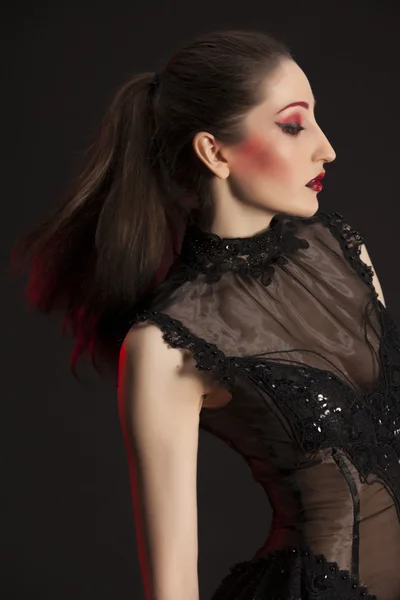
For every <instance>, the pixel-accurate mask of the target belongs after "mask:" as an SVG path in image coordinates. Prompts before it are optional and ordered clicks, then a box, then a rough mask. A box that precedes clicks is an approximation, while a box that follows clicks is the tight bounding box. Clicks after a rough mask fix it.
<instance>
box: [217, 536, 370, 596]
mask: <svg viewBox="0 0 400 600" xmlns="http://www.w3.org/2000/svg"><path fill="white" fill-rule="evenodd" d="M232 598H234V599H235V600H282V599H284V600H303V598H307V599H313V600H350V599H363V600H378V598H377V597H376V596H375V595H374V594H371V593H369V592H368V589H367V588H366V587H365V586H363V585H361V584H360V582H359V580H358V579H357V578H354V577H352V576H351V575H350V573H349V572H348V571H346V570H342V569H340V568H339V566H338V564H337V563H336V562H329V561H328V560H327V559H326V557H325V556H324V555H322V554H319V555H318V554H316V555H315V554H314V553H313V552H312V550H311V548H309V547H296V546H290V547H286V548H284V549H283V550H274V551H270V552H267V553H266V554H265V555H264V556H258V557H254V558H253V559H251V560H248V561H242V562H238V563H236V564H235V565H233V566H232V567H230V572H229V573H228V575H226V576H225V577H224V578H223V580H222V581H221V583H220V585H219V586H218V588H217V589H216V590H215V592H214V593H213V595H212V597H211V600H228V599H229V600H231V599H232Z"/></svg>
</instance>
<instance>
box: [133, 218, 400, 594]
mask: <svg viewBox="0 0 400 600" xmlns="http://www.w3.org/2000/svg"><path fill="white" fill-rule="evenodd" d="M362 243H363V239H362V237H361V235H360V234H359V233H358V232H357V231H356V230H354V229H353V228H352V227H350V226H349V225H348V224H347V223H346V222H345V221H344V219H343V217H342V216H341V215H340V214H338V213H329V214H327V213H324V212H323V211H318V212H317V213H316V214H315V215H314V216H313V217H311V218H307V219H305V218H300V217H290V216H287V215H277V216H276V217H274V219H273V220H272V222H271V224H270V226H269V228H268V229H266V230H265V231H263V232H261V233H260V234H257V235H254V236H252V237H250V238H235V239H223V238H220V237H218V236H217V235H215V234H211V233H206V232H204V231H202V230H201V229H199V227H198V226H197V225H196V223H195V221H194V220H191V221H190V222H189V224H188V226H187V228H186V232H185V236H184V239H183V242H182V247H181V252H180V256H179V259H178V261H177V262H176V263H175V264H174V265H173V267H172V268H171V270H170V273H169V274H168V276H167V278H166V279H165V280H164V282H163V283H162V284H160V286H158V288H157V290H156V291H155V293H154V294H153V296H152V298H151V299H150V300H149V301H148V304H147V305H146V306H145V307H141V309H140V311H139V312H138V313H137V314H135V315H134V317H133V318H132V319H131V320H130V322H129V326H131V325H134V324H135V323H136V322H139V321H150V322H152V323H154V324H156V325H157V326H158V327H159V328H160V329H161V330H162V332H163V336H164V339H165V341H166V343H168V344H169V345H170V346H173V347H180V348H187V349H189V350H190V351H191V352H192V354H193V356H194V358H195V361H196V366H197V368H198V369H201V370H204V371H208V372H209V373H210V376H213V377H214V380H215V386H216V388H217V387H218V389H222V390H225V395H224V394H222V395H221V394H219V395H218V394H212V395H210V396H209V397H207V398H206V399H205V400H204V404H203V407H202V410H201V413H200V427H202V428H203V429H205V430H207V431H209V432H211V433H213V434H215V435H216V436H218V437H219V438H221V439H222V440H224V441H225V442H226V443H227V444H229V446H230V447H231V448H232V449H234V450H235V451H237V452H238V453H240V455H241V456H242V457H243V459H244V460H245V461H246V462H247V464H248V465H249V467H250V469H251V471H252V474H253V477H254V479H255V481H256V482H257V483H259V484H260V485H261V486H262V487H263V489H264V490H265V492H266V495H267V498H268V500H269V502H270V505H271V507H272V510H273V520H272V526H271V528H270V531H269V532H266V539H265V542H264V543H263V545H262V546H261V548H259V549H257V550H255V552H254V555H253V556H252V557H249V560H248V561H245V562H241V563H238V564H236V565H234V566H232V568H231V571H230V573H228V574H227V576H226V577H225V578H224V579H223V581H222V582H221V585H220V586H219V588H218V589H217V590H216V592H215V594H214V596H213V600H233V599H234V598H235V599H240V600H251V599H254V600H255V599H257V600H272V599H276V600H278V599H279V600H294V599H303V600H308V599H311V598H312V599H314V600H328V599H329V600H334V599H340V600H345V599H346V600H348V599H350V598H364V599H365V598H367V599H371V598H377V599H378V600H399V599H400V437H399V434H400V330H399V328H398V326H397V324H396V323H395V322H394V320H393V319H392V318H391V316H390V314H389V312H388V310H387V309H386V308H385V307H384V306H383V304H382V303H381V302H380V300H379V299H378V296H377V293H376V290H375V289H374V285H373V276H372V269H371V268H370V267H369V266H367V265H366V264H364V263H363V261H362V260H361V258H360V247H361V245H362Z"/></svg>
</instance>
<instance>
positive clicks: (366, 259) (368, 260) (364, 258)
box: [360, 244, 386, 308]
mask: <svg viewBox="0 0 400 600" xmlns="http://www.w3.org/2000/svg"><path fill="white" fill-rule="evenodd" d="M360 248H361V253H360V258H361V260H362V261H363V262H364V263H365V264H366V265H368V266H369V267H371V269H372V273H373V284H374V288H375V290H376V292H377V294H378V298H379V300H380V301H381V302H382V304H383V306H384V307H385V308H386V304H385V298H384V297H383V292H382V287H381V284H380V282H379V279H378V276H377V274H376V272H375V269H374V266H373V264H372V262H371V258H370V256H369V254H368V250H367V248H366V246H365V244H362V245H361V246H360Z"/></svg>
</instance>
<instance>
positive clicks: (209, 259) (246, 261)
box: [180, 216, 309, 286]
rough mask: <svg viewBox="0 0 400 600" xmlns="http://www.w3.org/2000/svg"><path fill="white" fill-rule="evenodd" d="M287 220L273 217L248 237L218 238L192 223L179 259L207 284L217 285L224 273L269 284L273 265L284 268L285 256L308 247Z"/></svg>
mask: <svg viewBox="0 0 400 600" xmlns="http://www.w3.org/2000/svg"><path fill="white" fill-rule="evenodd" d="M293 229H294V223H293V221H291V220H290V219H289V220H288V219H286V220H285V219H284V218H282V217H281V218H279V217H278V216H275V217H274V218H273V219H272V221H271V223H270V227H269V228H268V229H267V230H265V231H263V232H261V233H259V234H257V235H254V236H252V237H248V238H221V237H219V236H218V235H216V234H215V233H209V232H205V231H203V230H202V229H200V228H199V227H198V225H197V224H196V223H195V222H194V221H191V222H190V223H189V225H188V226H187V228H186V231H185V236H184V238H183V241H182V246H181V252H180V256H181V260H182V262H184V263H185V264H186V265H187V266H189V267H190V268H191V269H193V271H194V273H204V274H205V275H206V277H205V280H206V281H207V282H209V283H213V282H217V281H219V280H220V278H221V277H222V276H223V274H224V273H226V272H227V271H234V272H236V273H238V274H240V275H246V274H249V275H251V276H252V277H254V278H256V279H257V278H259V279H260V281H261V282H262V283H263V284H264V285H266V286H267V285H269V284H270V283H271V280H272V275H273V273H274V266H273V265H274V264H277V265H280V266H282V265H285V264H286V263H287V262H288V259H287V258H286V255H290V254H291V253H292V252H295V251H296V250H299V249H306V248H308V246H309V244H308V242H307V240H305V239H301V238H297V237H296V236H295V235H294V231H293Z"/></svg>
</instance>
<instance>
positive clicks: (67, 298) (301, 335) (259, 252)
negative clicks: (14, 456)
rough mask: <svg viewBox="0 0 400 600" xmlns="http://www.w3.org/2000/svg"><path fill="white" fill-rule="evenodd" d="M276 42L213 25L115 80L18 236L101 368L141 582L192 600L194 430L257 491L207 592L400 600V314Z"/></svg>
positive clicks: (46, 297) (43, 284)
mask: <svg viewBox="0 0 400 600" xmlns="http://www.w3.org/2000/svg"><path fill="white" fill-rule="evenodd" d="M314 104H315V98H314V96H313V92H312V89H311V87H310V83H309V81H308V79H307V77H306V75H305V74H304V72H303V71H302V69H301V68H300V67H299V65H298V64H297V63H296V61H295V60H294V59H293V57H292V56H291V54H290V52H289V50H288V49H287V48H286V47H285V46H284V44H283V43H281V42H280V41H278V40H277V39H275V38H273V37H272V36H269V35H266V34H263V33H261V32H257V31H246V30H244V31H236V30H235V31H219V32H218V31H217V32H212V33H210V34H208V35H204V36H202V37H201V38H198V39H196V40H194V41H193V42H191V43H188V44H187V45H186V47H184V48H182V49H181V50H180V51H178V52H177V53H176V54H175V55H174V56H173V57H172V58H171V60H170V61H169V62H168V64H167V66H166V68H165V69H164V70H163V71H162V73H159V74H158V75H157V76H156V77H153V74H148V73H146V74H141V75H138V76H136V77H134V78H133V79H132V80H131V81H128V82H127V83H126V84H125V85H124V86H123V87H122V88H121V89H120V90H119V92H118V93H117V95H116V97H115V99H114V101H113V102H112V104H111V106H110V109H109V110H108V112H107V115H106V117H105V119H104V122H103V124H102V128H101V132H100V135H99V137H98V140H97V142H96V144H95V146H94V148H93V149H92V153H91V155H90V158H89V161H88V164H87V166H86V167H85V169H84V170H83V172H82V174H81V176H80V177H79V178H78V180H77V182H76V186H75V188H74V190H73V192H72V193H71V195H70V197H69V198H68V199H67V200H66V202H65V203H64V205H63V206H62V207H61V208H59V210H58V211H57V212H56V213H55V215H54V216H53V217H52V218H50V219H49V220H48V221H47V222H46V223H45V224H43V225H42V226H41V227H40V228H39V229H37V230H36V231H35V232H33V233H31V234H30V235H29V236H28V237H27V238H26V239H25V240H24V241H23V242H22V243H21V244H20V246H19V251H18V252H16V256H19V257H20V258H25V259H26V258H30V259H31V260H32V269H31V277H30V282H29V285H28V295H29V298H30V301H31V302H32V303H33V304H34V305H35V306H36V307H37V308H39V309H40V310H45V311H48V310H51V309H53V308H63V309H64V310H65V319H66V322H67V323H69V324H70V325H71V326H72V327H73V331H74V333H75V335H76V347H75V352H74V355H73V357H72V363H73V365H74V364H75V362H76V360H77V357H78V356H79V355H80V354H81V353H82V352H84V351H85V350H87V349H90V351H91V355H92V357H93V362H94V363H95V357H101V358H103V359H105V361H106V364H109V365H111V366H112V367H113V368H115V369H116V368H117V367H118V370H116V374H117V375H118V380H117V381H118V400H119V410H120V416H121V425H122V431H123V435H124V440H125V443H126V447H127V451H128V454H129V458H130V465H131V482H132V498H133V506H134V512H135V518H136V523H137V535H138V547H139V551H140V561H141V568H142V573H143V581H144V587H145V592H146V598H148V599H149V600H150V599H151V600H171V599H172V598H173V599H174V600H197V599H198V574H197V558H198V532H197V504H196V464H197V449H198V431H199V427H202V428H204V429H205V430H207V431H209V432H211V433H213V434H215V435H216V436H218V437H219V438H221V439H222V440H224V441H226V443H227V444H229V446H231V447H232V448H233V449H234V450H235V451H237V452H239V453H240V455H241V456H242V457H243V458H244V460H245V461H246V462H247V463H248V465H249V467H250V469H251V470H252V473H253V476H254V478H255V480H256V481H257V482H258V483H259V484H260V485H261V486H262V487H263V488H264V490H265V493H266V495H267V497H268V499H269V502H270V504H271V507H272V510H273V520H272V527H271V529H270V531H269V532H266V539H265V543H264V544H263V545H262V547H260V548H258V549H257V550H255V552H254V555H253V556H250V557H249V559H248V560H246V561H244V562H241V563H237V564H236V565H234V566H232V568H231V570H230V572H229V573H228V574H227V575H226V576H225V577H224V578H223V580H222V581H221V584H220V585H219V587H218V589H217V590H216V592H215V594H214V595H213V600H222V599H223V600H230V599H232V600H233V599H234V598H235V599H240V600H250V599H258V600H272V599H279V600H294V599H295V598H296V599H300V598H301V599H302V600H311V598H312V599H313V600H316V599H317V600H328V599H329V600H333V599H338V600H339V599H341V600H345V599H346V600H347V599H349V598H364V599H372V598H378V599H379V600H395V599H397V600H398V599H399V598H400V569H399V557H400V435H399V434H400V331H399V328H398V327H397V325H396V324H395V323H394V321H393V319H392V318H391V316H390V314H389V312H388V311H387V309H386V307H385V303H384V298H383V295H382V291H381V288H380V285H379V281H378V279H377V276H376V274H375V272H374V270H373V267H372V264H371V261H370V258H369V256H368V252H367V249H366V247H365V244H364V243H363V239H362V237H361V235H360V234H359V233H358V232H357V231H356V230H355V229H353V228H352V227H350V226H349V225H348V224H347V223H346V222H345V220H344V218H343V217H342V216H341V215H340V214H338V213H326V212H324V211H322V210H320V208H319V204H318V199H317V193H318V192H319V191H320V190H321V188H322V183H321V180H322V177H323V175H324V174H325V165H326V164H327V163H330V162H332V161H333V160H334V159H335V151H334V149H333V148H332V146H331V144H330V143H329V141H328V139H327V138H326V136H325V135H324V133H323V132H322V131H321V129H320V127H319V125H318V123H317V121H316V118H315V115H314Z"/></svg>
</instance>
